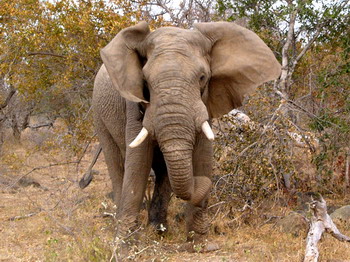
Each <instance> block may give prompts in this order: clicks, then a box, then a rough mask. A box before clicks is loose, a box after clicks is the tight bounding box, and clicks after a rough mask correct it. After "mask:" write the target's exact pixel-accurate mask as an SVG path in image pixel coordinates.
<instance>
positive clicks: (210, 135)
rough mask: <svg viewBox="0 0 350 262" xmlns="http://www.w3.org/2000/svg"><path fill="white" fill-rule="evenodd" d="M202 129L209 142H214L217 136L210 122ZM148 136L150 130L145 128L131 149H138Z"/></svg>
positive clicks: (131, 144) (131, 145) (204, 124)
mask: <svg viewBox="0 0 350 262" xmlns="http://www.w3.org/2000/svg"><path fill="white" fill-rule="evenodd" d="M201 128H202V132H203V133H204V134H205V136H206V137H207V138H208V139H209V140H211V141H213V140H214V138H215V135H214V132H213V130H212V129H211V127H210V125H209V123H208V121H204V122H203V124H202V125H201ZM148 134H149V132H148V130H147V129H146V128H145V127H143V128H142V129H141V131H140V133H139V134H138V135H137V136H136V138H135V139H134V140H133V141H132V142H131V143H130V144H129V147H131V148H135V147H138V146H139V145H140V144H141V143H142V142H143V141H144V140H145V139H146V138H147V136H148Z"/></svg>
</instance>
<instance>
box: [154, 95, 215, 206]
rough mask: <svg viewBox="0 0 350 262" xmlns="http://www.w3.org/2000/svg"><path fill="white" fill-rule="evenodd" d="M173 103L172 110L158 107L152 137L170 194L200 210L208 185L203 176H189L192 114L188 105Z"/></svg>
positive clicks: (190, 174)
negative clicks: (171, 190) (164, 164)
mask: <svg viewBox="0 0 350 262" xmlns="http://www.w3.org/2000/svg"><path fill="white" fill-rule="evenodd" d="M180 101H181V100H180V99H177V101H176V107H172V110H169V108H167V106H164V105H163V106H160V107H158V109H159V110H158V112H157V115H156V117H155V119H156V121H157V122H156V123H155V128H154V129H155V134H156V138H157V141H158V143H159V146H160V149H161V151H162V153H163V155H164V159H165V162H166V165H167V169H168V175H169V180H170V184H171V187H172V189H173V191H174V193H175V194H176V195H177V196H178V197H180V198H182V199H184V200H189V201H190V202H191V203H192V204H194V205H196V206H200V205H201V204H202V200H204V199H205V197H206V196H207V194H208V192H209V190H210V187H211V181H210V179H209V178H207V177H205V176H196V177H194V176H193V162H192V155H193V147H194V143H195V136H196V133H197V132H196V123H195V122H196V117H195V113H196V112H195V111H194V110H193V108H191V104H190V103H181V102H180Z"/></svg>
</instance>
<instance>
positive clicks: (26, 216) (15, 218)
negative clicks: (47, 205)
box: [7, 209, 42, 221]
mask: <svg viewBox="0 0 350 262" xmlns="http://www.w3.org/2000/svg"><path fill="white" fill-rule="evenodd" d="M41 211H42V210H41V209H40V210H38V211H36V212H32V213H29V214H26V215H23V216H14V217H10V218H8V219H7V220H8V221H16V220H21V219H24V218H28V217H32V216H35V215H37V214H39V213H40V212H41Z"/></svg>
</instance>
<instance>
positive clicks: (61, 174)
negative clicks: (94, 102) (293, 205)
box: [0, 139, 350, 262]
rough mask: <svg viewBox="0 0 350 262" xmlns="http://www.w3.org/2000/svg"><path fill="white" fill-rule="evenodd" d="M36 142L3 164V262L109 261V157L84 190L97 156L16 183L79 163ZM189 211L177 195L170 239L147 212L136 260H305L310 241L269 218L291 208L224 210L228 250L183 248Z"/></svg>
mask: <svg viewBox="0 0 350 262" xmlns="http://www.w3.org/2000/svg"><path fill="white" fill-rule="evenodd" d="M29 141H30V139H29V140H28V142H26V143H23V144H22V145H19V144H13V143H10V144H7V145H6V146H5V147H4V154H3V157H2V159H1V161H2V165H1V166H2V167H1V170H0V171H1V174H0V199H1V202H0V240H1V241H0V261H109V260H110V258H111V255H112V250H113V246H114V243H113V239H114V227H115V224H114V220H113V218H112V217H111V216H104V213H105V212H107V213H113V212H114V207H113V203H112V202H111V201H110V200H109V199H108V197H107V194H108V193H109V192H110V190H111V187H110V183H109V179H108V175H107V169H106V166H105V165H104V162H103V158H101V159H100V160H99V161H98V163H97V167H96V169H97V170H99V171H100V174H99V175H97V176H95V178H94V181H93V182H92V184H91V185H90V186H89V187H88V188H86V189H85V190H84V191H82V190H80V189H79V187H78V185H77V182H78V180H79V178H80V177H81V175H82V174H83V173H84V171H85V170H86V168H87V166H88V164H89V161H90V159H91V157H92V153H91V152H90V151H89V152H88V154H86V156H85V158H84V159H83V161H82V162H81V164H80V165H79V166H78V167H77V166H76V165H61V166H53V167H50V168H43V169H39V170H36V171H35V172H32V173H31V174H29V175H28V176H27V177H30V178H32V179H34V180H35V181H37V182H39V183H40V186H39V187H38V186H35V185H29V186H24V185H22V186H20V185H18V184H16V185H14V186H11V185H12V183H13V181H16V179H18V178H19V177H20V176H21V175H23V174H26V173H27V172H28V171H30V170H31V169H32V168H33V167H36V166H45V165H48V164H49V163H58V162H67V161H71V160H72V159H71V156H70V155H69V154H62V153H59V152H53V151H50V153H42V152H40V151H36V150H35V149H33V144H32V143H30V142H29ZM91 151H92V152H94V149H91ZM11 161H12V162H11ZM333 201H335V200H333ZM342 202H343V204H345V202H344V201H342ZM181 210H182V202H181V201H179V200H178V199H175V198H173V199H172V201H171V207H170V211H169V213H170V214H169V224H170V228H169V232H168V233H167V234H166V235H165V236H163V237H160V236H159V235H157V234H155V233H154V231H153V230H152V228H150V227H147V226H146V225H145V221H146V212H145V211H142V214H141V221H143V226H144V227H145V228H144V229H142V230H141V231H140V238H139V243H138V244H137V247H135V249H134V252H133V253H132V254H131V255H132V256H131V259H132V260H135V261H192V262H193V261H301V260H302V258H303V253H304V248H305V239H304V237H305V236H299V237H294V236H292V235H290V234H285V233H281V231H280V230H279V229H278V228H276V227H275V226H274V224H268V223H265V222H266V221H265V220H264V218H263V217H262V216H261V214H262V212H266V210H268V213H269V214H273V215H283V214H286V213H287V212H289V211H290V210H289V209H288V208H281V207H278V206H274V207H269V206H268V205H267V207H265V208H264V210H255V211H254V213H253V214H252V215H251V218H250V219H249V220H246V219H243V218H238V219H234V218H233V219H232V218H229V217H228V216H226V215H225V214H226V213H225V212H219V213H217V216H216V217H215V220H214V221H213V226H212V230H211V232H210V236H209V240H210V241H215V242H217V243H219V245H220V247H221V249H220V250H218V251H215V252H211V253H188V252H180V251H179V250H180V249H179V247H180V246H181V244H183V243H184V241H185V233H184V228H185V225H184V222H183V221H176V220H175V216H176V214H178V213H179V212H181ZM214 211H215V210H213V212H214ZM214 213H215V212H214ZM28 215H29V216H28ZM26 216H28V217H26ZM340 229H341V230H342V232H344V233H345V234H347V235H350V227H349V225H341V226H340ZM319 248H320V252H321V260H320V261H346V260H349V259H350V248H349V244H348V243H340V242H338V241H337V240H335V239H333V238H332V237H330V236H328V235H326V236H325V237H324V238H323V240H322V242H321V243H320V245H319Z"/></svg>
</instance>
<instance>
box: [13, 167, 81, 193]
mask: <svg viewBox="0 0 350 262" xmlns="http://www.w3.org/2000/svg"><path fill="white" fill-rule="evenodd" d="M77 163H79V162H78V161H69V162H65V163H56V164H50V165H47V166H37V167H34V168H33V169H32V170H30V171H29V172H27V173H25V174H24V175H22V176H20V177H19V178H17V179H16V180H15V182H13V183H12V184H10V185H9V186H7V187H6V189H11V188H13V187H14V186H15V185H16V184H17V183H18V182H19V181H20V180H21V179H22V178H24V177H26V176H28V175H29V174H31V173H33V172H35V171H37V170H40V169H45V168H50V167H54V166H63V165H70V164H77Z"/></svg>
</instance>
